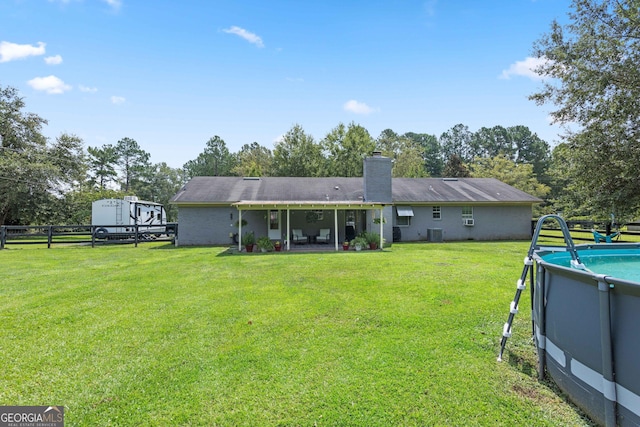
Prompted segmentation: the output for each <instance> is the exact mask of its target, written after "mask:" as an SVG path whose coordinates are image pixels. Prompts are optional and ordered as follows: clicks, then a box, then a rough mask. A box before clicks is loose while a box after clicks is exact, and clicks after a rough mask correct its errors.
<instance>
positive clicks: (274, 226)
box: [269, 211, 280, 230]
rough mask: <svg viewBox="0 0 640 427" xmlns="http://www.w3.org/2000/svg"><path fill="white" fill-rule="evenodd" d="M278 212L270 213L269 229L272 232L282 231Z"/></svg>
mask: <svg viewBox="0 0 640 427" xmlns="http://www.w3.org/2000/svg"><path fill="white" fill-rule="evenodd" d="M278 214H279V212H278V211H269V229H270V230H279V229H280V220H279V219H278V217H279V215H278Z"/></svg>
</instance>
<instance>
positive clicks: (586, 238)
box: [531, 221, 640, 243]
mask: <svg viewBox="0 0 640 427" xmlns="http://www.w3.org/2000/svg"><path fill="white" fill-rule="evenodd" d="M554 225H556V224H553V223H551V224H549V226H543V227H542V230H541V232H540V237H547V238H559V239H562V238H563V237H562V234H561V233H558V232H559V231H560V228H559V227H557V226H555V227H554ZM567 226H568V227H569V231H570V232H571V237H572V238H573V240H577V241H583V242H593V243H595V237H594V233H593V231H594V230H595V231H597V232H598V233H599V234H601V235H603V236H605V235H606V234H607V226H606V223H598V222H594V221H567ZM535 228H536V221H532V223H531V234H532V235H533V231H534V230H535ZM554 231H555V233H554ZM610 232H617V233H618V235H617V236H616V237H613V238H612V241H613V242H619V243H637V242H639V241H640V232H637V231H618V230H617V229H614V230H610Z"/></svg>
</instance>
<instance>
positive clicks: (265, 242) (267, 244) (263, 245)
mask: <svg viewBox="0 0 640 427" xmlns="http://www.w3.org/2000/svg"><path fill="white" fill-rule="evenodd" d="M256 243H257V245H258V248H259V249H260V250H261V251H262V252H269V251H272V250H273V242H272V241H271V239H270V238H268V237H267V236H262V237H260V238H259V239H258V241H257V242H256Z"/></svg>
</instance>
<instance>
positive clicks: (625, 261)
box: [542, 249, 640, 283]
mask: <svg viewBox="0 0 640 427" xmlns="http://www.w3.org/2000/svg"><path fill="white" fill-rule="evenodd" d="M578 255H579V256H580V260H581V261H582V263H583V264H584V265H585V267H587V268H588V269H589V270H590V271H591V272H593V273H595V274H604V275H606V276H612V277H615V278H618V279H623V280H629V281H632V282H638V283H640V252H639V251H638V250H633V249H607V250H588V249H587V250H580V251H578ZM542 259H544V260H545V261H547V262H549V263H552V264H557V265H560V266H563V267H570V266H571V255H570V254H569V253H568V252H558V253H553V254H548V255H545V256H543V257H542Z"/></svg>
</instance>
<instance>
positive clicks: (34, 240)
mask: <svg viewBox="0 0 640 427" xmlns="http://www.w3.org/2000/svg"><path fill="white" fill-rule="evenodd" d="M104 228H118V229H122V228H123V226H122V225H2V226H0V249H4V248H5V247H6V246H7V245H47V248H51V245H53V244H56V245H59V244H75V245H80V244H84V245H88V244H91V247H95V245H96V244H98V245H103V244H114V243H119V244H123V243H131V244H134V245H135V246H136V247H137V246H138V243H142V242H150V241H167V242H172V243H175V241H176V239H177V236H178V224H177V223H169V224H166V225H162V226H153V227H149V226H146V225H130V226H127V227H126V229H125V231H122V232H118V233H111V234H109V235H107V236H105V235H104V234H102V233H101V232H100V231H98V230H101V229H104Z"/></svg>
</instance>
